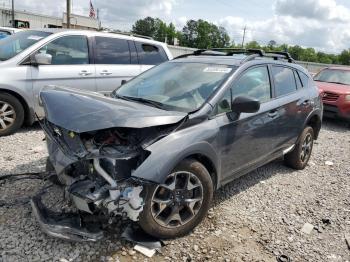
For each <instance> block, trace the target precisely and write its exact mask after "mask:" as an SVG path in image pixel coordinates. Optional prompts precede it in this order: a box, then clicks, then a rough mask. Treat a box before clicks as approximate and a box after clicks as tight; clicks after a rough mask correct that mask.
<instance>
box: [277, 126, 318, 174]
mask: <svg viewBox="0 0 350 262" xmlns="http://www.w3.org/2000/svg"><path fill="white" fill-rule="evenodd" d="M309 138H311V140H310V146H309V149H308V150H306V149H305V143H306V140H307V139H309ZM313 141H314V130H313V128H312V127H309V126H307V127H306V128H305V129H304V130H303V132H302V133H301V135H300V138H299V141H298V143H297V144H296V145H295V148H294V149H293V151H292V152H290V153H288V154H287V155H285V157H284V162H285V164H286V165H287V166H289V167H291V168H294V169H297V170H302V169H304V168H305V167H306V165H307V163H308V162H309V159H310V156H311V153H312V148H313V144H314V143H313ZM305 151H309V152H308V154H306V153H305ZM303 154H304V155H303ZM303 156H304V157H303Z"/></svg>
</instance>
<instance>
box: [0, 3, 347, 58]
mask: <svg viewBox="0 0 350 262" xmlns="http://www.w3.org/2000/svg"><path fill="white" fill-rule="evenodd" d="M3 2H5V3H8V2H9V0H0V4H1V3H3ZM72 2H73V12H74V13H77V14H83V15H88V14H89V0H72ZM92 2H93V5H94V7H95V8H99V9H100V17H101V20H102V25H103V26H106V27H112V28H115V29H122V30H130V29H131V26H132V24H133V23H134V22H135V21H136V20H137V19H139V18H144V17H146V16H152V17H159V18H161V19H162V20H164V21H166V22H174V23H175V25H176V27H177V28H178V29H181V28H182V27H183V25H184V23H185V22H186V20H188V19H200V18H201V19H205V20H208V21H211V22H213V23H215V24H217V25H223V26H224V27H225V28H226V29H227V31H228V32H229V35H230V37H231V38H232V39H233V40H234V41H235V42H236V43H237V42H241V41H242V40H241V39H242V34H243V28H244V26H247V41H251V40H256V41H258V42H259V43H261V44H266V43H267V42H268V41H270V40H275V41H276V42H277V43H279V44H281V43H287V44H291V45H296V44H298V45H301V46H305V47H314V48H316V49H318V50H322V51H326V52H332V53H334V52H339V51H341V50H343V49H345V48H349V47H350V1H349V0H234V1H232V0H215V1H214V0H114V1H111V0H110V1H105V0H93V1H92ZM15 5H16V9H22V10H23V9H25V10H28V11H33V12H40V13H45V14H50V15H57V16H62V12H63V11H64V10H65V0H44V1H43V0H40V1H39V0H15Z"/></svg>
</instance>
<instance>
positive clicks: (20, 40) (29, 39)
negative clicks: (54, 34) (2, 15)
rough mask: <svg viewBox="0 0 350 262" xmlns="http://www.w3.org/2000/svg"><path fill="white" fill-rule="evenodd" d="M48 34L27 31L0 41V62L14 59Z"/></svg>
mask: <svg viewBox="0 0 350 262" xmlns="http://www.w3.org/2000/svg"><path fill="white" fill-rule="evenodd" d="M50 34H51V33H49V32H42V31H33V30H28V31H23V32H18V33H17V34H15V35H11V36H9V37H6V38H4V39H1V40H0V61H5V60H8V59H10V58H12V57H14V56H15V55H17V54H19V53H21V52H22V51H24V50H25V49H27V48H28V47H30V46H32V45H34V44H35V43H36V42H38V41H39V40H41V39H43V38H44V37H47V36H48V35H50Z"/></svg>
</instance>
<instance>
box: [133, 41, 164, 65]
mask: <svg viewBox="0 0 350 262" xmlns="http://www.w3.org/2000/svg"><path fill="white" fill-rule="evenodd" d="M135 45H136V50H137V54H138V57H139V61H140V64H141V65H158V64H161V63H163V62H165V61H168V57H167V55H166V53H165V51H164V50H163V48H162V47H160V46H156V45H151V44H146V43H141V42H135Z"/></svg>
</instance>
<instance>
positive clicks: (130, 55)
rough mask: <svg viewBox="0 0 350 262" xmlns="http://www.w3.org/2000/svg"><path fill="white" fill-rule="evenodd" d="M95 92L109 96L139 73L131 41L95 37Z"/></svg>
mask: <svg viewBox="0 0 350 262" xmlns="http://www.w3.org/2000/svg"><path fill="white" fill-rule="evenodd" d="M94 47H95V48H94V61H95V66H96V85H97V91H98V92H100V93H103V94H110V93H111V92H112V91H113V90H115V89H116V88H118V87H119V86H120V85H121V82H122V81H123V80H126V81H127V80H129V79H131V78H133V77H135V76H137V75H139V74H140V73H141V66H140V65H139V63H138V59H137V54H136V48H135V45H134V43H133V41H128V40H126V39H119V38H112V37H100V36H96V37H95V41H94Z"/></svg>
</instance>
